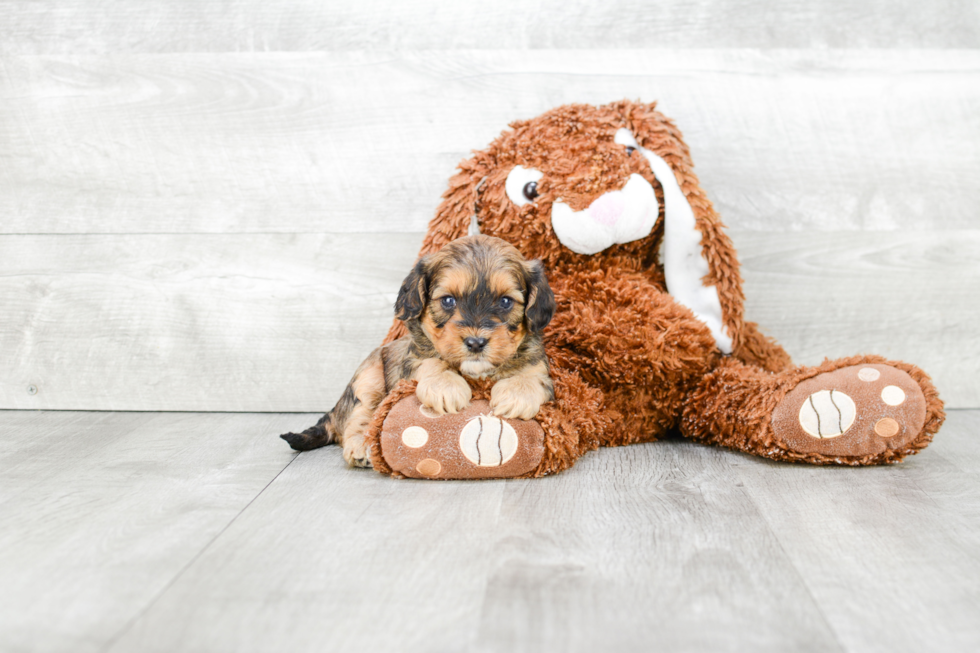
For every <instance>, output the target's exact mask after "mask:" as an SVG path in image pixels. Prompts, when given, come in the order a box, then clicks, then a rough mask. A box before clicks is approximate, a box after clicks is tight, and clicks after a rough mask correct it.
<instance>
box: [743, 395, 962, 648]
mask: <svg viewBox="0 0 980 653" xmlns="http://www.w3.org/2000/svg"><path fill="white" fill-rule="evenodd" d="M976 424H977V422H976V411H970V412H969V413H964V412H953V413H951V414H950V416H949V420H948V421H947V423H946V425H945V426H944V427H943V429H942V431H940V433H939V434H938V435H937V436H936V440H935V442H934V443H933V445H932V446H931V447H930V448H929V449H927V450H926V451H925V452H923V453H922V454H920V455H918V456H916V457H914V458H911V459H909V460H908V461H906V462H904V463H902V464H900V465H896V466H894V467H879V468H864V469H850V468H848V469H830V468H814V467H804V466H789V465H778V464H775V463H770V462H764V461H761V460H754V459H749V458H747V457H739V458H740V459H739V460H735V461H733V467H734V470H735V472H736V474H737V476H738V478H739V479H741V480H742V481H743V482H744V484H745V490H746V492H748V494H749V495H750V496H751V497H752V499H753V500H754V501H755V503H756V504H757V505H758V506H759V510H760V513H761V514H762V515H763V516H764V518H765V520H766V521H767V523H768V524H769V527H770V528H771V529H772V532H773V533H774V534H775V536H776V537H777V538H778V540H779V542H780V544H781V545H782V548H783V550H784V551H785V552H786V554H787V555H788V556H789V558H790V559H791V560H792V561H793V565H794V567H795V568H796V570H797V573H798V574H799V575H800V577H801V578H802V580H803V582H804V583H805V585H806V587H807V588H808V589H809V591H810V593H811V594H812V596H813V598H814V600H815V601H816V602H817V604H819V605H820V606H821V608H822V612H823V613H824V614H825V615H826V618H827V621H828V623H829V624H830V626H831V628H832V629H833V631H834V632H835V633H836V635H837V637H838V640H839V641H840V643H841V645H842V647H843V648H844V649H845V650H849V651H910V652H912V651H922V650H926V649H932V648H935V647H937V646H938V647H939V648H940V649H944V650H959V651H968V650H974V649H976V648H977V647H978V646H980V628H978V626H977V619H976V615H977V614H980V590H978V587H977V583H976V579H977V578H978V577H980V559H978V558H977V555H976V552H977V550H980V531H978V529H977V523H978V518H980V487H978V485H977V475H976V471H977V470H976V467H975V466H970V467H969V470H968V471H964V470H963V469H960V468H957V466H954V464H953V463H952V462H950V461H953V460H956V459H957V458H959V456H960V452H961V451H963V450H964V449H965V451H973V452H974V453H975V449H976V447H975V446H973V445H972V444H970V443H971V442H973V441H975V440H976V439H977V431H976ZM940 642H941V644H940Z"/></svg>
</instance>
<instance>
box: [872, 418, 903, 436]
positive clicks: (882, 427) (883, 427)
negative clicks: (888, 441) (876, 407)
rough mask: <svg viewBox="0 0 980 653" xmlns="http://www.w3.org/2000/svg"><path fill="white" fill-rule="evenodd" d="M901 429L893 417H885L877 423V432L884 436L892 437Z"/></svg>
mask: <svg viewBox="0 0 980 653" xmlns="http://www.w3.org/2000/svg"><path fill="white" fill-rule="evenodd" d="M900 430H901V427H900V426H899V425H898V422H896V421H895V420H893V419H892V418H891V417H884V418H882V419H880V420H878V422H877V423H876V424H875V433H877V434H878V435H880V436H881V437H883V438H890V437H892V436H894V435H895V434H897V433H898V432H899V431H900Z"/></svg>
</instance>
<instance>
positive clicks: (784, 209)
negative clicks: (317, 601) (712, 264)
mask: <svg viewBox="0 0 980 653" xmlns="http://www.w3.org/2000/svg"><path fill="white" fill-rule="evenodd" d="M18 6H24V7H34V6H38V7H40V6H45V5H37V4H35V3H30V4H24V5H20V4H18ZM182 6H184V5H182ZM141 11H142V10H141ZM623 97H628V98H640V99H644V100H647V101H653V100H659V101H660V102H661V107H662V108H663V110H664V111H665V112H666V113H667V114H668V115H670V116H672V117H673V118H674V119H676V120H677V122H678V124H679V125H680V127H681V128H682V129H683V130H684V133H685V135H686V138H687V141H688V143H689V144H690V146H691V149H692V152H693V155H694V160H695V162H696V163H697V164H698V168H697V170H698V173H699V175H700V178H701V181H702V184H703V185H704V187H705V188H706V189H707V192H708V195H709V197H710V198H711V199H712V200H713V201H714V202H715V203H716V205H717V207H718V209H719V210H720V212H721V215H722V216H723V218H724V219H725V221H726V222H727V223H728V224H729V225H730V226H732V227H734V228H740V229H752V230H766V231H768V230H773V231H830V230H865V231H887V230H902V229H917V230H923V229H927V228H928V229H963V228H971V227H975V226H976V223H977V222H976V221H977V216H976V208H975V207H976V206H978V205H980V186H978V185H977V184H976V183H975V181H974V180H975V179H977V178H980V138H978V134H980V118H978V116H980V51H974V50H951V51H931V50H919V51H880V50H851V51H843V52H842V51H835V50H831V51H813V50H809V51H807V50H804V51H797V50H776V51H751V50H689V51H677V50H662V49H661V50H597V51H575V50H567V51H555V50H535V51H514V50H499V51H489V52H483V51H469V50H464V51H442V52H371V51H368V52H332V53H242V54H209V53H188V54H171V55H140V54H136V55H103V56H97V55H57V56H6V57H3V59H2V63H0V142H2V143H4V147H3V148H2V151H0V215H3V216H4V220H3V221H2V223H0V233H8V234H38V233H246V232H247V233H267V232H279V233H288V232H324V233H338V232H393V231H394V232H405V233H410V232H418V231H422V230H424V229H425V225H426V224H427V222H428V220H429V219H430V218H431V216H432V214H433V211H434V209H435V207H436V205H437V204H438V201H439V196H440V195H441V193H442V192H443V190H444V189H445V188H446V184H447V180H448V178H449V176H450V175H451V174H453V171H454V168H455V166H456V165H457V163H458V162H459V161H460V160H462V159H463V158H464V157H466V156H467V155H468V153H469V152H470V151H471V150H473V149H479V148H482V147H484V146H485V145H486V144H487V143H489V142H490V140H492V139H493V138H494V137H495V136H496V135H497V134H499V133H500V131H501V130H503V129H504V128H505V126H506V125H507V124H508V123H509V122H510V121H512V120H515V119H518V118H529V117H533V116H535V115H537V114H539V113H541V112H542V111H544V110H547V109H549V108H551V107H554V106H556V105H560V104H564V103H569V102H586V103H593V104H601V103H605V102H609V101H613V100H616V99H620V98H623Z"/></svg>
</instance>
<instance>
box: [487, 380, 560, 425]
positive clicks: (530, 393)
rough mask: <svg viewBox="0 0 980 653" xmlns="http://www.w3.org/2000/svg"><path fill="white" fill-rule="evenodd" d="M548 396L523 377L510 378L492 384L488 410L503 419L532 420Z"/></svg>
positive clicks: (539, 387)
mask: <svg viewBox="0 0 980 653" xmlns="http://www.w3.org/2000/svg"><path fill="white" fill-rule="evenodd" d="M549 399H550V394H549V393H547V392H546V391H545V389H544V388H543V387H541V386H540V385H536V384H534V383H528V382H527V380H526V379H524V378H523V377H516V376H515V377H511V378H509V379H503V380H501V381H498V382H497V383H496V384H494V386H493V388H491V390H490V408H491V409H492V410H493V414H494V415H496V416H497V417H502V418H504V419H534V416H535V415H537V414H538V411H539V410H540V409H541V404H543V403H545V402H546V401H548V400H549Z"/></svg>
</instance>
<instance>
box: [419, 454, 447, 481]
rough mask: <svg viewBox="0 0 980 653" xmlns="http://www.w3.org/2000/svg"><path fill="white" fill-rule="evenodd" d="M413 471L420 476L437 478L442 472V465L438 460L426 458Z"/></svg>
mask: <svg viewBox="0 0 980 653" xmlns="http://www.w3.org/2000/svg"><path fill="white" fill-rule="evenodd" d="M415 470H416V471H417V472H418V473H419V474H421V475H422V476H428V477H430V478H431V477H433V476H438V475H439V472H441V471H442V465H441V464H440V463H439V461H438V460H433V459H432V458H426V459H425V460H420V461H419V464H418V465H416V466H415Z"/></svg>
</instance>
